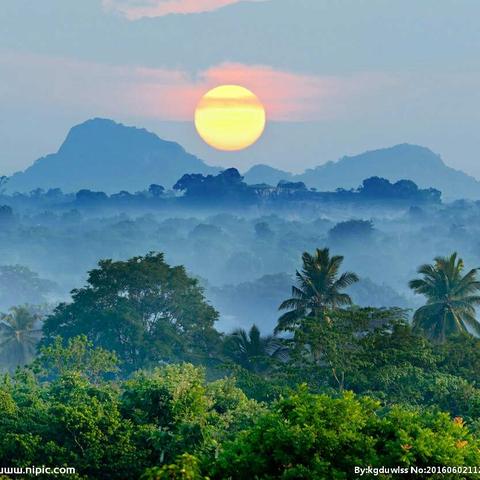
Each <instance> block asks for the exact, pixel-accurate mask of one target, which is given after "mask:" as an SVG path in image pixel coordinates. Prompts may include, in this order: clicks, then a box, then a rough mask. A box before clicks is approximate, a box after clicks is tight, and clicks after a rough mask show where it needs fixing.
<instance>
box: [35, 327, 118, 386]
mask: <svg viewBox="0 0 480 480" xmlns="http://www.w3.org/2000/svg"><path fill="white" fill-rule="evenodd" d="M64 344H66V345H64ZM117 365H118V360H117V357H116V355H115V353H113V352H110V351H108V350H104V349H103V348H99V347H97V348H94V346H93V343H92V342H90V341H88V340H87V337H86V336H85V335H80V336H78V337H73V338H69V339H68V341H63V340H62V338H61V337H56V338H55V340H54V341H53V343H52V344H50V345H48V346H43V347H41V349H40V355H39V356H38V358H37V359H36V360H35V362H34V364H33V365H32V368H33V370H34V371H35V372H36V373H37V374H39V375H41V376H43V377H46V378H57V377H60V376H63V375H66V374H71V373H75V374H78V375H80V376H83V377H85V378H87V379H88V380H90V381H91V382H93V383H99V381H100V380H101V379H102V378H104V377H105V376H106V375H109V374H113V373H115V372H117V370H118V367H117Z"/></svg>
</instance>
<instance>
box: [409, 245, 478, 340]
mask: <svg viewBox="0 0 480 480" xmlns="http://www.w3.org/2000/svg"><path fill="white" fill-rule="evenodd" d="M464 268H465V266H464V263H463V260H462V259H461V258H458V257H457V253H456V252H455V253H453V254H452V255H450V256H449V257H436V258H435V259H434V263H433V264H425V265H422V266H421V267H420V268H419V269H418V273H419V274H421V275H422V276H423V278H416V279H414V280H411V281H410V282H409V286H410V288H411V289H412V290H414V291H415V293H418V294H421V295H424V296H425V297H426V298H427V303H426V305H424V306H423V307H420V308H419V309H418V310H417V311H416V312H415V314H414V316H413V325H414V329H415V330H418V331H422V332H423V333H424V334H425V335H426V336H427V337H429V338H431V339H432V340H435V341H438V342H444V341H445V339H446V337H447V336H448V335H451V334H453V333H458V332H464V333H465V332H469V331H472V332H474V333H476V334H480V323H479V322H478V320H477V319H476V317H475V306H476V305H479V304H480V295H479V291H480V281H479V280H478V279H477V272H478V268H473V269H472V270H470V271H468V272H467V273H466V274H465V275H464V274H463V271H464Z"/></svg>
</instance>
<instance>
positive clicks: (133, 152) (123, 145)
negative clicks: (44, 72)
mask: <svg viewBox="0 0 480 480" xmlns="http://www.w3.org/2000/svg"><path fill="white" fill-rule="evenodd" d="M219 171H220V169H219V168H215V167H211V166H208V165H206V164H205V163H204V162H203V161H202V160H200V159H199V158H197V157H195V156H194V155H191V154H189V153H187V152H186V151H185V150H184V148H183V147H182V146H180V145H179V144H178V143H175V142H169V141H165V140H162V139H161V138H159V137H158V136H157V135H155V134H153V133H151V132H148V131H147V130H145V129H139V128H135V127H127V126H125V125H122V124H121V123H116V122H114V121H113V120H108V119H102V118H95V119H92V120H88V121H86V122H85V123H82V124H80V125H77V126H75V127H73V128H72V129H71V130H70V132H69V133H68V135H67V137H66V139H65V141H64V142H63V144H62V146H61V147H60V149H59V150H58V152H57V153H54V154H50V155H47V156H45V157H42V158H40V159H38V160H37V161H36V162H35V163H34V164H33V165H32V166H30V167H29V168H27V169H26V170H25V171H23V172H18V173H15V174H14V175H13V176H12V177H11V178H10V179H9V181H8V183H7V188H8V191H10V192H15V191H18V192H28V191H31V190H33V189H35V188H43V189H49V188H57V187H58V188H61V189H62V190H63V191H64V192H76V191H78V190H80V189H91V190H101V191H104V192H107V193H113V192H118V191H120V190H128V191H130V192H135V191H138V190H144V189H145V188H148V186H149V185H150V184H152V183H157V184H161V185H163V186H165V187H168V188H170V187H171V186H172V185H173V184H174V183H175V182H176V181H177V180H178V179H179V178H180V177H181V176H182V175H183V174H185V173H202V174H210V173H211V174H216V173H218V172H219Z"/></svg>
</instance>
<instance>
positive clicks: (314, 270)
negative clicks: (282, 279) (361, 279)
mask: <svg viewBox="0 0 480 480" xmlns="http://www.w3.org/2000/svg"><path fill="white" fill-rule="evenodd" d="M302 261H303V268H302V271H301V272H299V271H298V270H297V272H296V278H297V285H294V286H293V287H292V297H291V298H289V299H287V300H285V301H284V302H283V303H282V304H281V305H280V307H279V310H289V311H288V312H286V313H284V314H283V315H282V316H281V317H280V318H279V319H278V325H277V327H276V329H275V331H283V330H291V329H294V328H295V327H296V326H297V325H298V322H299V321H300V320H301V319H302V318H306V317H319V318H320V317H324V316H325V314H326V313H327V311H328V310H335V309H337V308H339V307H342V306H346V305H351V304H352V299H351V298H350V296H349V295H348V294H346V293H344V292H342V290H344V289H345V288H347V287H349V286H350V285H352V284H353V283H355V282H357V281H358V277H357V275H356V274H355V273H352V272H344V273H342V274H340V267H341V265H342V262H343V257H342V256H339V255H334V256H332V257H330V251H329V249H328V248H323V249H318V248H317V250H316V252H315V253H314V254H313V255H311V254H309V253H307V252H305V253H304V254H303V255H302Z"/></svg>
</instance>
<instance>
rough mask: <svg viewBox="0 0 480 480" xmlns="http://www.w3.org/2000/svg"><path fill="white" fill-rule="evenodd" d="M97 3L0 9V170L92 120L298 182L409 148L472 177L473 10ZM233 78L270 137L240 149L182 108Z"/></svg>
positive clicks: (314, 0) (479, 64)
mask: <svg viewBox="0 0 480 480" xmlns="http://www.w3.org/2000/svg"><path fill="white" fill-rule="evenodd" d="M105 1H106V0H104V2H105ZM109 1H110V2H112V1H113V2H117V6H119V5H120V0H109ZM201 1H202V2H204V1H206V3H209V5H210V7H209V8H213V7H212V5H213V4H215V3H216V2H219V3H222V2H224V3H228V2H225V0H201ZM228 1H229V0H228ZM232 1H233V0H232ZM128 2H129V4H130V7H132V8H135V7H137V8H140V7H142V6H144V5H145V4H148V3H149V2H150V7H151V6H152V5H153V4H155V3H156V5H153V6H154V7H156V8H158V11H160V12H161V11H162V10H161V9H162V8H164V7H165V4H166V3H168V2H165V0H128ZM175 2H177V5H180V6H181V7H182V2H186V3H184V5H187V3H188V2H191V0H175ZM126 3H127V2H126V1H125V0H123V3H122V5H125V4H126ZM110 6H111V5H110ZM187 6H188V5H187ZM104 7H105V4H104V5H103V6H102V0H82V1H81V2H79V1H76V0H41V1H39V0H2V9H1V10H0V105H1V110H2V115H1V116H0V173H12V172H13V171H15V170H19V169H23V168H24V167H26V166H28V165H29V164H30V163H31V162H32V161H33V160H35V159H36V158H37V157H39V156H41V155H44V154H46V153H49V152H51V151H55V150H56V149H57V148H58V146H59V143H60V142H61V140H62V139H63V137H64V136H65V134H66V132H67V131H68V129H69V128H70V126H72V125H73V124H75V123H79V122H81V121H83V120H86V119H87V118H90V117H93V116H106V117H110V118H113V119H115V120H118V121H122V122H124V123H127V124H135V125H137V126H144V127H147V128H149V129H151V130H153V131H155V132H156V133H157V134H158V135H159V136H161V137H164V138H168V139H173V140H177V141H179V142H180V143H182V144H183V145H184V146H185V147H186V148H187V149H188V150H190V151H192V152H193V153H195V154H197V155H199V156H200V157H202V158H203V159H204V160H206V161H207V162H208V163H212V164H218V165H224V166H237V167H239V168H241V169H245V168H247V167H248V166H249V165H252V164H254V163H260V162H261V163H269V164H271V165H273V166H276V167H279V168H284V169H289V170H292V171H300V170H303V169H304V168H306V167H312V166H315V165H318V164H321V163H324V162H326V161H329V160H335V159H337V158H338V157H340V156H343V155H345V154H353V153H359V152H361V151H364V150H367V149H373V148H377V147H382V146H389V145H392V144H395V143H403V142H409V143H418V144H421V145H425V146H428V147H430V148H432V149H433V150H434V151H436V152H437V153H440V154H441V155H442V157H443V158H444V160H445V161H446V162H447V163H448V164H449V165H451V166H453V167H455V168H461V169H463V170H465V171H467V172H468V173H471V174H473V175H475V176H477V178H480V164H479V162H478V160H477V157H478V152H480V136H479V135H478V133H477V129H478V125H479V120H480V114H479V110H480V93H479V84H480V55H479V52H480V48H479V47H480V29H479V28H478V18H479V16H480V3H479V2H478V0H421V1H419V0H401V1H400V0H266V1H263V2H258V1H257V2H240V3H236V4H232V5H229V6H226V7H224V8H219V9H217V10H211V11H209V12H205V13H191V14H181V15H166V16H161V17H154V18H143V19H139V20H134V21H132V20H129V19H127V18H125V17H124V16H122V15H121V13H119V12H118V11H113V10H112V9H111V8H110V9H109V10H108V11H107V10H106V9H105V8H104ZM182 8H183V7H182ZM236 79H238V83H246V84H247V85H246V86H249V87H250V88H252V89H254V90H255V91H256V93H257V94H259V96H260V97H261V98H262V99H264V101H265V102H266V104H267V110H268V112H269V114H270V115H269V117H270V123H269V127H268V129H267V131H266V133H265V135H264V137H263V138H262V139H261V140H260V141H259V142H258V144H256V145H255V146H253V147H251V148H250V149H248V150H246V151H244V152H241V153H234V154H232V153H222V152H216V151H213V150H212V149H210V148H209V147H207V146H206V145H204V144H203V143H202V142H201V140H199V139H198V137H197V136H196V134H195V131H194V129H193V126H192V124H191V121H190V117H191V115H190V111H191V109H192V106H193V105H194V102H195V100H196V96H198V95H200V94H201V92H202V91H203V90H204V89H205V88H207V87H210V86H213V85H214V84H215V83H218V82H222V81H228V82H229V83H231V82H233V81H234V80H236Z"/></svg>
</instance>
